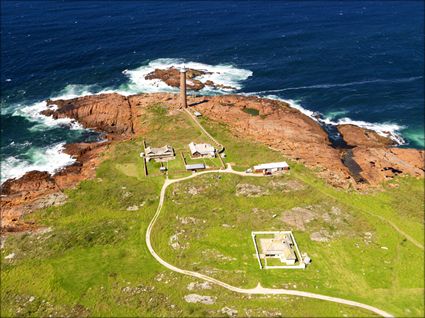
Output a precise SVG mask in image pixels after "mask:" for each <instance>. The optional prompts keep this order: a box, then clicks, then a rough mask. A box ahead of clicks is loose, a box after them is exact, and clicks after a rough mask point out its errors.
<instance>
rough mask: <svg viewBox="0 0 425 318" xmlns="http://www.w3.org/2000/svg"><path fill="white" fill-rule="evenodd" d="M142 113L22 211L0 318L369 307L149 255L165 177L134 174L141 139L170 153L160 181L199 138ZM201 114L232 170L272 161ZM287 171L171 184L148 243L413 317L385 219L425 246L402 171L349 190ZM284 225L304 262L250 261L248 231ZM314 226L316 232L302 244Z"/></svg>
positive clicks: (410, 263) (414, 263)
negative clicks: (61, 199) (84, 169)
mask: <svg viewBox="0 0 425 318" xmlns="http://www.w3.org/2000/svg"><path fill="white" fill-rule="evenodd" d="M143 121H144V123H143V125H144V127H146V132H145V134H144V135H143V136H142V137H141V138H138V139H135V140H131V141H128V142H123V143H120V144H117V145H116V146H114V147H111V148H110V149H109V151H108V155H107V156H106V157H107V159H105V161H104V162H103V163H102V164H101V165H100V167H99V168H98V169H97V178H95V179H94V180H89V181H84V182H82V183H81V184H80V185H79V186H78V187H77V188H76V189H72V190H68V191H67V193H66V194H67V195H68V196H69V199H68V202H67V203H66V204H65V205H63V206H61V207H52V208H48V209H44V210H41V211H38V212H36V213H33V214H31V215H28V216H27V220H28V221H34V222H36V223H37V224H39V225H40V226H42V228H41V230H40V231H39V232H35V233H21V234H15V235H11V236H9V237H7V239H6V241H5V243H4V247H3V249H2V250H1V263H2V271H1V283H2V288H1V316H2V317H7V316H49V315H52V316H81V317H84V316H87V317H88V316H117V317H118V316H121V317H124V316H126V317H128V316H223V315H238V316H269V317H272V316H342V315H346V316H371V313H370V312H368V311H365V310H361V309H358V308H353V307H348V306H342V305H338V304H335V303H330V302H324V301H319V300H312V299H306V298H301V297H290V296H249V295H240V294H236V293H232V292H229V291H227V290H225V289H223V288H220V287H217V286H214V285H210V284H205V283H204V282H202V281H196V280H195V279H193V278H190V277H187V276H184V275H180V274H177V273H174V272H171V271H169V270H167V269H166V268H164V267H163V266H162V265H161V264H159V263H158V262H156V261H155V259H154V258H153V257H152V256H151V255H150V254H149V252H148V250H147V247H146V243H145V233H146V228H147V226H148V224H149V222H150V220H151V218H152V217H153V215H154V213H155V211H156V208H157V204H158V199H159V193H160V189H161V186H162V184H163V182H164V175H162V174H160V173H155V174H152V175H149V176H148V177H145V176H144V171H143V161H142V159H141V158H140V156H139V153H140V152H141V151H142V147H143V140H146V141H147V142H148V143H149V144H150V145H153V146H162V145H164V144H170V145H172V146H173V147H174V148H175V150H176V155H177V156H176V159H175V160H174V161H170V163H169V174H170V175H169V176H170V177H171V178H176V177H181V176H185V175H188V173H187V172H186V171H183V169H182V167H183V164H182V160H181V158H180V157H179V156H180V152H181V151H187V144H188V143H189V142H190V141H195V142H205V141H207V142H208V140H207V139H206V138H207V137H206V136H204V135H202V133H201V132H200V131H199V129H197V128H196V126H194V125H193V123H192V122H191V121H190V120H189V118H188V116H187V114H185V113H182V112H178V113H175V114H170V113H169V112H168V111H167V109H165V107H164V106H163V105H159V104H157V105H153V106H152V107H151V108H150V111H148V112H147V114H146V116H145V117H143ZM202 123H203V124H204V126H205V127H206V128H207V129H208V131H209V132H210V133H211V134H212V135H213V136H214V137H215V138H217V139H218V140H220V142H222V143H223V144H224V145H225V146H226V154H227V158H226V161H227V162H231V163H234V164H235V166H236V167H237V168H238V169H239V170H245V169H247V168H249V167H251V166H252V165H253V164H256V163H261V162H266V161H276V160H282V159H284V158H282V157H281V155H280V154H278V153H276V152H274V151H272V150H270V149H268V148H267V147H265V146H263V145H261V144H257V143H252V142H248V141H245V140H241V139H240V138H236V137H234V136H232V135H231V134H230V133H229V132H228V130H227V129H226V127H225V126H224V125H220V124H217V123H213V122H210V121H209V120H208V119H207V118H203V119H202ZM214 164H215V163H214V162H213V163H209V165H214ZM217 166H219V164H217ZM291 168H292V169H291V172H290V174H289V175H285V176H283V177H277V178H246V177H245V178H243V177H239V176H235V175H227V174H220V175H218V174H208V175H204V176H200V177H198V178H194V179H191V180H188V181H185V182H182V183H178V184H175V185H173V186H171V187H170V188H169V189H168V191H167V200H166V203H165V207H164V210H163V211H162V214H161V216H160V218H159V220H158V223H157V225H156V226H155V228H154V231H153V233H152V235H153V238H152V239H153V244H154V248H155V249H156V250H157V251H158V253H159V254H160V255H161V256H162V257H163V258H164V259H166V260H167V261H169V262H170V263H172V264H174V265H176V266H180V267H182V268H185V269H192V270H195V271H199V272H202V273H205V274H208V275H210V276H212V277H218V278H219V279H220V280H222V281H224V282H227V283H231V284H234V285H236V286H241V287H254V286H255V285H256V284H257V283H258V282H261V284H262V285H263V286H269V287H287V288H293V289H298V290H308V291H314V292H319V293H323V294H327V295H335V296H341V297H345V298H347V299H352V300H358V301H362V302H365V303H367V304H370V305H374V306H377V307H379V308H381V309H384V310H387V311H389V312H391V313H394V314H397V315H404V316H406V315H408V316H423V278H424V273H423V251H422V250H421V249H419V248H417V247H416V246H414V245H413V244H412V243H411V242H410V241H408V240H406V239H405V238H404V237H403V236H402V235H400V234H399V233H398V232H396V231H395V230H394V228H393V227H392V226H391V225H390V224H389V223H388V222H387V221H385V220H388V221H390V222H392V223H394V224H396V225H397V226H398V227H399V228H400V229H401V230H403V231H406V232H408V233H409V234H410V235H411V236H412V237H414V238H415V239H416V240H417V241H419V242H422V243H423V222H422V220H423V212H422V211H423V209H422V208H423V197H422V194H423V184H422V181H419V180H414V179H411V178H400V179H399V180H397V181H396V183H397V184H398V188H392V187H391V188H388V189H387V190H386V191H385V192H377V193H372V194H358V193H355V192H352V193H351V192H346V191H339V190H335V189H333V188H331V187H329V186H327V185H326V184H324V183H323V182H322V181H321V180H318V179H317V178H315V177H314V176H313V174H312V173H311V172H310V171H309V170H307V169H305V168H304V167H303V166H302V165H299V164H294V163H291ZM150 169H151V170H153V171H156V170H158V169H156V167H155V166H152V167H150ZM241 185H242V186H241ZM396 197H399V198H407V197H408V198H409V200H410V201H409V202H408V203H407V202H406V200H404V203H400V201H399V200H396ZM297 208H301V209H304V210H302V211H303V212H304V216H306V217H304V218H303V219H302V220H301V221H300V220H297V219H296V220H294V218H290V217H288V215H291V213H293V211H294V209H297ZM295 211H297V210H295ZM298 211H301V210H298ZM380 217H381V218H384V220H383V219H381V218H380ZM309 218H310V219H311V220H310V221H307V219H309ZM291 222H292V223H291ZM297 222H298V223H297ZM290 228H293V230H294V235H295V237H296V239H297V242H298V245H299V247H300V249H301V251H302V252H307V253H308V254H309V256H310V257H311V258H312V260H313V263H312V264H311V265H310V266H309V267H308V269H306V270H304V271H303V270H296V271H294V270H292V271H285V270H271V271H261V270H259V268H258V263H257V261H256V259H255V257H254V247H253V244H252V240H251V237H250V232H251V231H252V230H271V229H277V230H285V229H290ZM324 230H325V231H326V232H324ZM321 231H322V232H321ZM316 232H317V233H321V237H324V238H326V239H327V241H317V240H313V239H312V234H313V233H316ZM326 233H327V234H326ZM367 233H370V234H367ZM173 244H174V245H173ZM193 295H195V296H193ZM198 296H206V297H208V298H207V300H208V301H207V302H206V303H203V302H205V301H202V300H199V299H203V298H202V297H198ZM192 301H194V302H192Z"/></svg>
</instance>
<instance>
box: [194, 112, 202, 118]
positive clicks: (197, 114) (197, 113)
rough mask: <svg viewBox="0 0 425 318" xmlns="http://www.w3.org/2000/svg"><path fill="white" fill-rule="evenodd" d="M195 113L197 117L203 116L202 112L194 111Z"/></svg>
mask: <svg viewBox="0 0 425 318" xmlns="http://www.w3.org/2000/svg"><path fill="white" fill-rule="evenodd" d="M193 115H195V116H196V117H201V116H202V114H201V113H200V112H198V111H195V112H193Z"/></svg>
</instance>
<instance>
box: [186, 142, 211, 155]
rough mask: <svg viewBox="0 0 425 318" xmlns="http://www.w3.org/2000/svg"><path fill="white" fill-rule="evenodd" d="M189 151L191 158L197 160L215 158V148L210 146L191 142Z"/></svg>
mask: <svg viewBox="0 0 425 318" xmlns="http://www.w3.org/2000/svg"><path fill="white" fill-rule="evenodd" d="M189 149H190V153H191V155H192V157H195V158H196V157H198V158H214V157H215V152H216V150H215V148H214V147H213V146H211V145H210V144H195V143H194V142H191V143H190V144H189Z"/></svg>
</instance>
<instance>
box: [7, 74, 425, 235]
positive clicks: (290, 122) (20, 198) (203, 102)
mask: <svg viewBox="0 0 425 318" xmlns="http://www.w3.org/2000/svg"><path fill="white" fill-rule="evenodd" d="M170 72H172V74H174V73H176V72H177V75H179V74H178V71H177V70H176V69H174V70H172V71H170ZM191 72H192V73H189V72H188V73H189V74H190V75H189V76H190V77H191V78H192V79H193V78H194V77H196V76H200V75H201V74H202V73H201V72H202V71H199V72H198V71H196V72H195V71H194V70H192V71H191ZM161 74H162V73H161ZM173 76H175V74H174V75H173ZM170 78H171V77H170ZM173 81H174V80H173ZM170 83H174V84H176V85H177V83H175V82H172V81H171V79H170ZM174 84H173V85H174ZM158 102H160V103H163V104H165V105H167V106H168V108H169V109H170V111H173V112H175V111H178V109H179V103H178V96H177V95H176V94H167V93H157V94H138V95H133V96H128V97H125V96H121V95H119V94H115V93H113V94H100V95H93V96H86V97H80V98H74V99H70V100H55V101H52V100H49V101H48V105H50V108H49V109H48V110H45V111H43V114H44V115H46V116H53V117H54V118H65V117H67V118H72V119H75V120H76V121H78V122H79V123H80V124H82V125H83V126H84V127H86V128H92V129H96V130H98V131H101V132H103V133H104V134H105V140H108V141H105V142H97V143H78V144H69V145H66V146H65V152H66V153H68V154H70V155H71V156H73V157H74V158H76V162H75V163H74V164H73V165H71V166H68V167H66V168H64V169H62V170H61V171H59V172H57V173H56V174H55V175H54V176H51V175H49V174H48V173H47V172H38V171H31V172H28V173H27V174H26V175H24V176H23V177H22V178H19V179H17V180H15V179H14V180H8V181H6V182H5V183H4V184H3V185H2V188H1V195H2V202H1V208H2V228H3V229H6V230H7V231H13V230H16V229H21V228H25V227H27V228H28V227H29V228H31V226H32V225H31V224H23V223H22V222H21V221H20V217H21V216H22V215H23V214H26V213H30V212H31V211H33V210H34V209H37V208H40V207H46V206H48V205H49V204H50V205H51V204H53V205H54V204H59V203H62V202H63V201H64V199H63V197H62V196H61V194H62V189H65V188H69V187H72V186H74V185H76V184H77V183H78V182H80V181H81V180H84V179H87V178H92V177H94V176H95V168H96V166H97V165H98V163H99V162H100V153H102V152H104V151H105V149H106V148H107V147H109V145H110V144H111V143H114V142H117V141H119V140H122V139H125V138H132V137H133V136H135V135H140V134H143V132H144V130H145V129H146V128H145V127H143V118H142V117H143V114H144V112H145V109H146V107H147V106H148V105H151V104H153V103H158ZM188 103H189V106H190V107H191V108H193V109H196V110H198V111H200V112H202V113H203V115H204V116H206V117H208V118H210V119H211V120H214V121H217V122H220V123H224V124H226V125H227V127H228V128H229V129H230V131H231V132H232V133H233V134H235V135H236V136H240V137H241V138H248V139H251V140H254V141H258V142H262V143H264V144H266V145H268V146H269V147H270V148H272V149H275V150H278V151H280V152H281V153H282V154H284V155H285V156H286V157H289V158H291V159H293V160H296V161H300V162H302V163H304V164H305V165H306V166H308V167H311V168H314V169H315V171H318V174H319V176H321V177H323V178H324V179H326V180H327V181H328V182H329V183H331V184H333V185H335V186H338V187H343V188H347V187H350V186H354V187H356V188H361V187H365V186H369V185H372V186H374V185H378V184H380V183H381V182H382V181H385V180H387V179H389V178H393V177H394V176H396V175H400V174H408V175H412V176H417V177H423V176H424V151H423V150H416V149H403V148H394V147H392V145H393V143H392V141H391V140H390V139H388V138H385V137H382V136H380V135H378V134H377V133H375V132H374V131H370V130H365V129H363V128H360V127H357V126H353V125H340V126H338V130H339V131H340V132H341V135H342V136H343V138H344V140H345V141H346V143H347V144H348V145H349V146H350V147H351V149H349V150H346V149H337V148H335V147H333V146H332V144H331V142H330V140H329V138H328V135H327V133H326V132H325V130H324V129H322V127H321V126H320V125H319V124H318V122H316V121H315V120H313V119H311V118H310V117H308V116H306V115H304V114H302V113H301V112H300V111H298V110H297V109H294V108H291V107H290V105H288V104H287V103H285V102H281V101H277V100H271V99H266V98H258V97H253V96H239V95H225V96H213V97H189V98H188ZM347 154H349V156H347ZM347 157H348V159H347ZM348 163H350V164H348ZM350 166H351V167H352V166H354V167H355V169H356V170H357V173H358V174H359V176H354V175H353V171H352V169H351V168H350Z"/></svg>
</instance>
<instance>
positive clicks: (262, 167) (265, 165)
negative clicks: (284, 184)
mask: <svg viewBox="0 0 425 318" xmlns="http://www.w3.org/2000/svg"><path fill="white" fill-rule="evenodd" d="M288 167H289V166H288V164H287V163H286V162H285V161H282V162H270V163H263V164H260V165H257V166H254V170H265V169H278V168H283V169H284V168H288Z"/></svg>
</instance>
